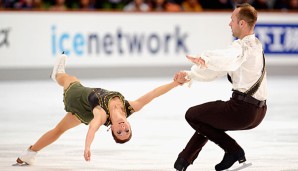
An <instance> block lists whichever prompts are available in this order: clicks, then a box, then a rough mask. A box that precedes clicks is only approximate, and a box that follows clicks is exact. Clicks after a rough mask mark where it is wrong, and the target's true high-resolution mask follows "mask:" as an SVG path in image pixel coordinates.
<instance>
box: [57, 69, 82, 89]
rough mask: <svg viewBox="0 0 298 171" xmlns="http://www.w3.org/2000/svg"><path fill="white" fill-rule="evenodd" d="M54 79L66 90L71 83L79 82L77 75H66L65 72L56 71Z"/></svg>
mask: <svg viewBox="0 0 298 171" xmlns="http://www.w3.org/2000/svg"><path fill="white" fill-rule="evenodd" d="M56 80H57V83H58V84H59V85H60V86H62V87H63V88H64V90H66V89H67V88H68V87H69V85H70V84H71V83H73V82H80V80H79V79H78V78H77V77H75V76H71V75H68V74H66V73H57V74H56Z"/></svg>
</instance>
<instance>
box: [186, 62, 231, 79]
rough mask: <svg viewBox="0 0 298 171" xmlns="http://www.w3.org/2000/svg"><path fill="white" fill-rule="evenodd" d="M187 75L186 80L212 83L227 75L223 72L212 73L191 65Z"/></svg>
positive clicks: (206, 69)
mask: <svg viewBox="0 0 298 171" xmlns="http://www.w3.org/2000/svg"><path fill="white" fill-rule="evenodd" d="M185 72H186V73H187V79H189V80H196V81H212V80H215V79H217V78H219V77H222V76H224V75H226V74H227V72H225V71H212V70H210V69H208V68H203V67H201V66H199V65H193V66H192V67H191V70H190V71H185Z"/></svg>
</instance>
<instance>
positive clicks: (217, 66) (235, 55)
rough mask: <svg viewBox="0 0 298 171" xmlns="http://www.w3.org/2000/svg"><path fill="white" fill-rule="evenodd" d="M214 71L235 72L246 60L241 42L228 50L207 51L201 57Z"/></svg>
mask: <svg viewBox="0 0 298 171" xmlns="http://www.w3.org/2000/svg"><path fill="white" fill-rule="evenodd" d="M200 57H201V58H202V59H204V60H205V64H206V66H207V67H208V69H209V70H212V71H235V70H237V69H238V68H239V67H240V66H241V64H242V63H243V62H244V61H245V60H246V59H245V56H244V55H243V48H242V46H241V42H240V40H236V41H234V42H233V43H232V45H231V46H230V47H228V48H226V49H218V50H209V51H205V52H203V53H202V54H201V56H200Z"/></svg>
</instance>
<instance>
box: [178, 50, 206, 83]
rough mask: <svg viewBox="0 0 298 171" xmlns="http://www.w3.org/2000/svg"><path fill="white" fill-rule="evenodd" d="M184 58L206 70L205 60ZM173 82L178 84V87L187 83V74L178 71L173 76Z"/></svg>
mask: <svg viewBox="0 0 298 171" xmlns="http://www.w3.org/2000/svg"><path fill="white" fill-rule="evenodd" d="M186 58H187V59H188V60H190V61H191V62H192V63H195V64H199V65H202V66H203V67H205V68H207V66H206V64H205V60H204V59H202V58H201V57H193V56H191V55H186ZM174 81H176V82H178V83H179V84H180V85H183V84H184V83H187V82H189V81H190V79H189V78H187V73H186V72H185V71H180V72H177V73H176V74H175V76H174Z"/></svg>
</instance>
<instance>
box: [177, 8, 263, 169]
mask: <svg viewBox="0 0 298 171" xmlns="http://www.w3.org/2000/svg"><path fill="white" fill-rule="evenodd" d="M256 21H257V11H256V10H255V8H254V7H252V6H251V5H249V4H248V3H245V4H239V5H238V6H237V7H236V8H235V10H234V11H233V13H232V16H231V22H230V24H229V25H230V27H231V29H232V33H233V36H234V37H236V38H238V40H235V41H234V42H233V43H232V44H231V46H230V47H229V48H226V49H218V50H210V51H205V52H203V53H202V54H201V55H200V56H194V57H193V56H187V58H188V59H189V60H190V61H191V62H193V63H194V64H195V65H193V66H192V68H191V70H190V71H182V72H180V73H178V74H177V75H176V76H177V79H178V80H179V79H180V80H179V82H184V83H185V82H188V81H192V80H197V81H211V80H214V79H216V78H218V77H221V76H224V75H227V74H228V77H229V78H230V79H229V80H230V81H231V82H232V87H233V93H232V97H231V99H230V100H229V101H221V100H218V101H213V102H208V103H204V104H200V105H197V106H193V107H191V108H189V109H188V110H187V112H186V115H185V118H186V121H187V122H188V123H189V124H190V126H191V127H192V128H193V129H194V130H195V133H194V135H193V136H192V137H191V139H190V140H189V142H188V143H187V145H186V147H185V148H184V149H183V150H182V151H181V152H180V154H179V155H178V158H177V160H176V162H175V164H174V168H175V169H177V170H179V171H184V170H186V168H187V167H188V166H189V165H190V164H192V163H193V162H194V160H195V159H196V158H197V156H198V154H199V152H200V151H201V149H202V148H203V146H204V145H205V144H206V143H207V141H208V140H211V141H213V142H214V143H215V144H217V145H218V146H219V147H221V148H222V149H223V150H224V151H225V154H224V157H223V159H222V161H221V162H220V163H218V164H217V165H216V166H215V169H216V170H217V171H218V170H225V169H228V168H230V167H231V166H232V165H233V164H234V163H235V162H236V161H238V162H239V163H242V162H244V161H246V158H245V153H244V150H243V149H242V148H241V146H240V145H239V144H238V143H237V142H236V141H235V140H234V139H233V138H231V137H230V136H229V135H228V134H227V133H226V131H229V130H246V129H252V128H255V127H256V126H258V125H259V124H260V123H261V121H262V120H263V118H264V116H265V113H266V110H267V106H266V99H267V81H266V72H265V58H264V54H263V48H262V44H261V42H260V41H259V40H258V39H257V38H256V36H255V34H254V27H255V24H256ZM178 75H180V76H178ZM185 77H186V79H185Z"/></svg>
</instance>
